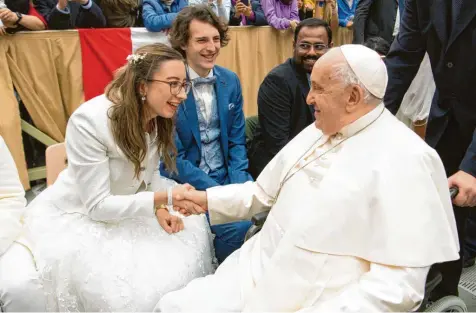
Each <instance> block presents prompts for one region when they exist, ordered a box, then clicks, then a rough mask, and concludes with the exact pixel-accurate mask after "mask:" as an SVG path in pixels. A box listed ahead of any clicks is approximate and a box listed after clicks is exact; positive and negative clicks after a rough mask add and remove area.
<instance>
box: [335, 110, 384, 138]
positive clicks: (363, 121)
mask: <svg viewBox="0 0 476 313" xmlns="http://www.w3.org/2000/svg"><path fill="white" fill-rule="evenodd" d="M383 110H385V106H384V104H383V102H382V103H380V104H379V105H378V106H377V107H376V108H375V109H373V110H372V111H370V112H369V113H367V114H365V115H364V116H362V117H360V118H358V119H357V120H355V121H354V122H352V123H350V124H348V125H346V126H344V127H342V129H341V130H340V131H339V132H338V133H337V134H336V136H339V135H340V136H343V137H351V136H353V135H355V134H356V133H357V132H358V131H360V130H362V129H363V128H365V127H367V126H368V125H370V124H371V123H372V122H373V121H375V120H376V119H377V118H378V117H379V116H380V114H381V113H382V112H383Z"/></svg>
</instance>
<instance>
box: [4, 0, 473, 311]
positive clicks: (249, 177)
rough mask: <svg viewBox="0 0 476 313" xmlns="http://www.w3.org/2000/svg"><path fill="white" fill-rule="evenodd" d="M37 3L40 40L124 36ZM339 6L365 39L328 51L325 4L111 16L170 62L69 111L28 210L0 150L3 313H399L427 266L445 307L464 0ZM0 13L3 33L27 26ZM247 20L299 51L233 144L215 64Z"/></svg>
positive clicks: (469, 114)
mask: <svg viewBox="0 0 476 313" xmlns="http://www.w3.org/2000/svg"><path fill="white" fill-rule="evenodd" d="M42 1H44V4H45V7H49V11H48V12H49V13H48V14H46V13H44V12H46V11H42V8H41V7H40V5H39V3H40V2H42ZM35 2H38V3H36V7H35V6H32V5H31V3H30V2H28V6H25V8H26V7H28V9H29V10H32V9H35V8H36V9H37V10H38V12H40V13H39V16H38V17H36V18H38V19H40V17H43V20H41V19H40V21H41V23H42V25H43V26H45V25H48V28H51V25H52V24H50V23H51V22H52V21H54V23H57V24H56V25H63V26H61V27H66V26H67V27H66V28H71V27H79V26H78V25H79V24H80V25H85V24H82V23H98V24H97V25H99V24H102V25H103V26H104V25H106V24H107V23H109V21H110V20H116V21H119V19H111V18H110V17H108V16H107V14H106V17H104V14H105V12H107V10H106V9H105V7H104V5H105V3H107V1H104V0H101V2H99V1H97V3H96V1H94V2H93V0H78V1H76V0H74V1H64V3H63V2H62V0H59V2H58V3H56V1H55V0H51V1H50V0H36V1H35ZM342 2H343V3H345V4H346V5H347V8H348V10H347V9H345V10H343V11H345V12H346V14H347V15H346V16H345V17H344V16H340V12H341V7H342V6H341V1H340V0H339V1H338V2H337V4H338V6H339V18H338V25H339V27H343V28H345V29H347V30H350V31H355V29H360V28H359V27H360V26H359V25H361V26H362V25H367V26H365V31H364V32H363V33H362V34H363V35H362V36H363V38H364V41H363V42H356V43H355V44H346V45H342V46H339V47H334V44H333V43H334V40H335V35H334V33H333V26H332V25H331V22H330V21H326V20H325V19H319V18H315V17H313V16H314V15H315V14H316V13H315V12H316V11H319V10H318V9H319V2H318V3H310V2H309V1H303V3H300V4H299V5H298V4H297V2H293V1H292V2H290V3H287V2H286V1H281V0H278V1H270V0H263V1H257V2H255V3H254V2H253V0H251V3H245V2H242V1H236V2H231V4H226V0H221V1H219V0H214V2H210V3H208V2H207V4H198V3H197V4H196V5H190V3H185V2H182V0H174V1H172V2H168V3H166V1H160V2H159V1H157V2H156V1H152V0H146V1H144V3H143V4H142V10H139V9H136V10H132V11H131V10H129V11H127V10H126V9H124V12H129V14H132V15H134V18H131V20H130V22H131V23H132V20H134V21H133V23H136V22H137V21H139V20H140V19H142V20H143V22H144V24H145V25H146V27H147V23H148V22H146V20H147V17H146V16H147V15H148V14H150V16H153V17H154V18H153V19H151V21H152V22H151V23H150V24H149V26H150V25H155V26H153V27H157V30H158V29H159V28H160V23H161V22H164V21H166V23H168V24H167V25H168V26H167V27H166V28H169V27H170V31H169V32H168V36H169V41H170V46H168V45H164V44H151V45H147V46H143V47H141V48H139V49H138V50H136V51H134V52H133V54H132V55H130V56H129V57H128V58H127V64H126V65H124V66H123V67H122V68H121V69H119V71H118V72H117V73H116V75H115V77H114V79H113V81H112V82H111V83H110V84H109V85H108V86H107V88H106V90H105V92H104V94H103V95H101V96H98V97H96V98H93V99H92V100H90V101H87V102H86V103H84V104H82V105H81V106H80V107H79V108H78V109H77V110H76V111H75V112H74V113H73V114H72V116H71V117H70V119H69V121H68V126H67V130H66V140H65V146H66V151H67V161H68V162H67V163H68V164H67V167H66V169H65V170H63V171H62V172H61V174H60V175H59V177H58V179H57V180H56V181H55V183H54V184H53V185H52V186H50V187H49V188H47V189H46V190H45V191H43V192H42V193H41V194H40V195H38V196H37V197H36V198H35V199H34V200H33V201H32V202H31V203H30V204H29V205H28V206H26V201H25V198H24V191H23V188H22V186H21V184H20V182H19V179H18V174H17V173H16V170H15V165H14V162H13V160H12V157H11V155H10V153H9V151H8V148H7V146H6V145H5V143H4V142H3V140H2V139H1V137H0V177H2V178H1V179H0V308H1V310H2V311H4V312H15V311H23V312H25V311H36V312H38V311H61V312H62V311H87V312H96V311H121V312H122V311H148V312H152V311H157V312H187V311H206V312H241V311H254V312H271V311H272V312H275V311H276V312H278V311H279V312H284V311H286V312H300V313H310V312H327V311H339V312H343V311H359V312H362V311H370V312H382V311H395V312H408V311H414V310H417V309H418V308H420V305H421V303H422V301H423V299H424V297H425V296H427V295H425V283H426V280H427V277H428V273H429V272H430V270H433V269H437V270H438V271H440V272H441V273H442V275H443V281H442V283H441V284H439V285H438V288H436V289H435V291H434V293H432V295H431V301H435V300H437V299H440V298H442V297H444V296H447V295H457V294H458V281H459V278H460V276H461V271H462V268H463V260H464V252H465V249H464V241H465V239H466V221H467V220H468V217H469V216H470V213H471V210H474V209H475V207H476V110H475V107H474V105H473V103H472V101H473V99H474V98H475V97H474V96H475V95H474V92H475V91H474V88H473V87H472V86H473V84H472V82H474V80H475V78H474V77H476V75H475V74H476V73H475V68H476V66H475V64H474V63H475V62H476V60H475V59H474V58H472V55H473V54H474V52H476V51H474V50H475V48H474V47H476V45H475V43H476V42H475V41H474V40H475V38H474V36H473V34H474V32H475V31H476V2H473V1H470V0H466V1H465V0H460V1H454V3H452V5H451V6H450V5H448V6H446V5H443V4H442V3H443V2H441V1H440V2H439V1H437V0H418V1H416V0H406V1H405V3H404V2H403V1H396V0H376V1H366V0H360V1H347V0H345V1H342ZM6 3H7V6H8V5H9V3H8V1H6ZM47 3H48V4H47ZM60 3H61V4H60ZM327 3H328V4H329V7H330V8H331V10H330V16H333V15H335V14H334V13H335V9H336V7H335V6H334V5H333V4H335V3H333V2H332V1H328V2H327ZM438 3H439V4H440V5H441V7H437V9H438V11H437V12H440V11H441V12H442V13H439V14H442V16H444V17H446V16H449V18H448V20H449V21H448V23H446V19H442V18H441V16H433V15H431V14H430V10H432V9H430V8H431V7H432V6H434V5H437V4H438ZM63 4H65V5H63ZM364 4H365V5H367V6H368V7H367V8H366V9H365V10H364V9H363V7H362V6H363V5H364ZM390 4H391V5H392V7H394V8H395V12H394V14H393V13H392V15H391V17H389V19H388V21H390V23H389V24H385V25H383V24H378V23H376V22H375V21H374V20H373V19H375V20H376V21H378V22H379V23H382V18H381V17H382V16H383V15H380V18H376V17H375V16H376V15H377V14H380V13H381V12H380V11H379V10H383V9H382V7H381V6H384V5H390ZM313 5H314V7H313ZM298 6H299V8H300V9H301V10H303V12H302V13H297V14H296V19H293V18H290V19H288V20H287V22H283V20H282V19H281V20H280V19H274V20H273V19H270V18H269V13H268V12H269V11H273V12H275V13H274V14H292V16H294V15H293V14H294V13H292V12H296V11H295V8H298ZM270 7H271V8H272V9H269V8H270ZM25 8H23V9H25ZM227 8H228V9H227ZM258 8H259V9H260V10H261V9H262V10H263V12H264V13H263V14H264V15H260V14H262V13H259V12H258ZM386 8H388V6H387V7H386ZM268 9H269V10H268ZM1 10H4V11H1ZM159 10H161V12H162V13H161V15H162V18H161V17H160V16H158V14H157V13H156V12H157V11H159ZM172 10H176V11H175V12H172ZM227 10H228V11H227ZM309 11H312V12H313V13H312V14H309V16H308V17H307V18H304V19H302V21H300V17H299V16H304V17H306V14H308V13H307V12H309ZM353 11H355V12H356V13H355V17H354V14H353V13H352V12H353ZM364 11H366V13H365V14H366V16H368V17H367V18H366V19H367V20H366V21H365V22H363V21H362V19H361V18H362V14H363V13H362V12H364ZM4 12H7V13H8V14H7V13H4ZM9 12H13V11H10V10H8V9H0V19H2V21H3V20H4V19H5V20H6V21H7V23H6V24H4V25H6V26H7V29H8V28H10V27H8V26H9V25H11V24H8V23H12V24H13V25H15V26H16V27H20V26H19V25H21V27H26V26H25V25H23V24H22V23H23V22H22V21H23V17H18V15H17V13H14V14H15V16H17V18H18V19H19V20H14V19H13V17H10V15H11V14H10V13H9ZM42 12H43V13H42ZM111 12H115V11H114V10H113V11H111ZM131 12H132V13H131ZM141 12H142V14H140V13H141ZM279 12H281V13H279ZM322 12H325V10H324V11H322ZM359 12H360V13H359ZM369 12H370V13H369ZM379 12H380V13H379ZM382 12H383V11H382ZM432 12H433V11H432ZM463 12H464V13H463ZM468 12H469V13H468ZM238 13H239V14H238ZM35 14H36V13H35ZM154 14H155V15H154ZM169 14H170V15H169ZM359 14H360V15H359ZM374 14H375V16H374ZM385 14H388V10H387V9H385ZM156 15H157V16H156ZM3 16H7V17H5V18H4V17H3ZM32 16H33V14H32ZM385 16H387V15H385ZM33 17H34V16H33ZM10 19H11V20H10ZM259 20H267V22H269V24H270V25H272V26H273V27H275V28H278V29H279V27H282V28H287V27H290V28H292V29H293V31H294V40H293V47H294V54H293V56H292V57H291V58H289V59H288V60H286V61H285V62H284V63H283V64H280V65H278V66H277V67H275V68H274V69H273V70H272V71H271V72H270V73H269V74H268V75H267V76H266V77H265V78H264V80H263V82H262V83H261V86H260V87H259V92H258V101H257V105H258V116H257V120H255V124H256V125H255V129H254V130H253V131H252V132H251V133H252V134H251V136H250V138H246V137H247V136H246V133H247V120H246V119H245V116H244V113H243V97H242V91H241V83H240V79H239V78H238V76H237V75H236V74H235V73H233V72H232V71H230V70H228V69H226V68H224V67H221V66H218V65H216V59H217V57H218V55H219V53H220V50H221V49H222V48H223V47H225V46H226V45H227V43H228V42H229V40H230V38H229V35H228V31H229V29H228V27H227V24H231V23H237V24H242V25H246V24H247V23H257V22H258V21H259ZM9 21H10V22H9ZM232 21H233V22H232ZM272 21H273V22H272ZM443 21H445V22H444V23H445V24H444V25H443V26H442V25H441V23H443ZM25 23H26V20H25ZM164 23H165V22H164ZM273 23H274V24H273ZM286 24H288V25H287V26H286ZM157 25H159V26H157ZM277 25H281V26H277ZM389 25H391V26H392V27H389ZM123 26H128V25H123ZM374 26H375V27H374ZM16 27H13V28H16ZM89 27H95V26H89ZM98 27H100V26H98ZM26 28H28V27H26ZM360 38H361V37H359V36H354V40H355V41H359V40H361V39H360ZM390 43H391V44H390ZM430 74H431V75H430ZM433 95H434V96H433ZM430 99H431V101H432V104H431V110H430V105H429V104H428V102H429V101H430ZM403 105H405V106H407V107H408V108H410V109H406V112H408V111H412V112H413V113H412V114H411V118H410V121H407V124H405V123H401V122H400V121H399V120H398V118H397V117H396V116H395V115H397V113H398V111H399V109H400V106H403ZM422 112H423V113H422ZM421 121H423V123H424V124H427V125H426V127H425V130H426V132H424V133H422V134H420V136H419V135H418V134H417V133H415V131H414V130H413V128H416V127H418V126H421ZM408 126H409V127H408ZM421 137H424V138H425V140H426V142H425V141H424V140H422V138H421ZM247 141H248V143H247ZM5 178H6V179H5ZM449 187H452V188H457V190H458V194H457V196H456V197H455V198H454V199H453V200H452V199H451V198H450V193H449V191H448V190H449ZM262 212H269V213H268V216H267V220H266V222H265V224H264V226H263V228H262V230H261V231H260V232H259V233H258V234H256V235H255V236H253V237H252V238H251V239H249V240H247V241H245V238H246V234H247V232H248V231H249V229H250V227H251V219H252V217H253V216H255V215H256V214H259V213H262Z"/></svg>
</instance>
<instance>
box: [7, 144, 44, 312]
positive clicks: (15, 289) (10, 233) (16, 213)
mask: <svg viewBox="0 0 476 313" xmlns="http://www.w3.org/2000/svg"><path fill="white" fill-rule="evenodd" d="M0 177H1V178H0V312H44V311H46V298H45V295H44V292H43V282H42V280H41V278H40V275H39V274H38V272H37V271H36V267H35V261H34V259H33V256H32V255H31V252H30V249H29V243H28V242H27V241H25V240H22V239H21V238H20V235H21V233H22V227H23V226H22V222H21V220H22V218H23V213H24V211H25V206H26V199H25V191H24V189H23V186H22V184H21V182H20V177H18V172H17V168H16V166H15V162H14V161H13V158H12V155H11V154H10V151H9V150H8V147H7V145H6V144H5V141H4V140H3V138H2V137H1V136H0Z"/></svg>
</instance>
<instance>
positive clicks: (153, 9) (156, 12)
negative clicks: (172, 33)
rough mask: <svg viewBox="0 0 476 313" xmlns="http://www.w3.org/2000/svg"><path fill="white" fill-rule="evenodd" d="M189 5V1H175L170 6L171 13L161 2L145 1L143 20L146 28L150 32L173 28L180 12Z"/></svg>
mask: <svg viewBox="0 0 476 313" xmlns="http://www.w3.org/2000/svg"><path fill="white" fill-rule="evenodd" d="M187 5H188V2H187V0H175V1H174V2H172V5H171V6H170V11H169V10H168V9H167V8H166V7H165V6H164V5H163V3H162V1H160V0H144V4H143V8H142V19H143V20H144V26H145V27H146V28H147V30H148V31H150V32H160V31H162V30H165V29H168V28H170V27H172V23H173V21H174V20H175V18H176V17H177V14H178V12H180V11H181V10H182V9H183V8H185V7H186V6H187Z"/></svg>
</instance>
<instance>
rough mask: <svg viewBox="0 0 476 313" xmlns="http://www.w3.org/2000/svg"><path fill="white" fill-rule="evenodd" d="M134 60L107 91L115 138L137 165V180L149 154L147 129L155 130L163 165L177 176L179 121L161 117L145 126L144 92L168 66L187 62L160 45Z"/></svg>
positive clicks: (141, 51)
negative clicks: (177, 123)
mask: <svg viewBox="0 0 476 313" xmlns="http://www.w3.org/2000/svg"><path fill="white" fill-rule="evenodd" d="M134 56H135V57H136V58H135V59H134V58H129V62H128V64H126V65H124V66H123V67H121V68H120V69H119V70H118V71H117V72H116V74H115V77H114V80H113V81H112V82H111V83H110V84H109V85H108V86H107V87H106V91H105V94H106V97H107V98H108V99H109V100H110V101H111V102H112V103H113V105H112V106H111V108H110V110H109V119H110V122H111V131H112V134H113V136H114V139H115V141H116V144H117V145H118V147H119V148H120V149H121V150H122V152H123V153H124V154H125V156H126V157H127V159H128V160H129V161H130V162H132V163H133V164H134V174H135V176H134V177H135V178H138V177H139V174H140V171H141V163H142V161H143V160H144V159H145V157H146V155H147V150H148V147H147V142H146V138H145V131H144V127H148V128H149V129H150V128H154V127H155V128H156V130H157V140H156V142H157V145H158V150H159V154H160V156H161V158H162V161H163V162H164V164H165V167H166V168H167V170H168V171H169V172H176V169H177V168H176V164H175V156H176V154H177V149H176V147H175V141H174V128H175V120H174V119H169V118H163V117H161V116H157V117H156V118H154V119H152V120H151V121H150V122H149V124H148V125H145V121H146V120H147V114H148V112H147V109H146V107H145V105H144V103H143V101H142V95H141V92H140V88H141V85H142V84H146V83H147V81H148V80H150V79H153V76H154V74H155V73H157V72H158V71H159V70H160V68H161V66H162V65H163V64H164V62H167V61H171V60H179V61H182V62H184V60H183V57H182V55H181V54H180V53H179V52H177V51H176V50H174V49H172V48H170V47H168V46H166V45H164V44H160V43H157V44H151V45H146V46H143V47H141V48H139V49H137V50H136V51H135V53H134Z"/></svg>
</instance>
